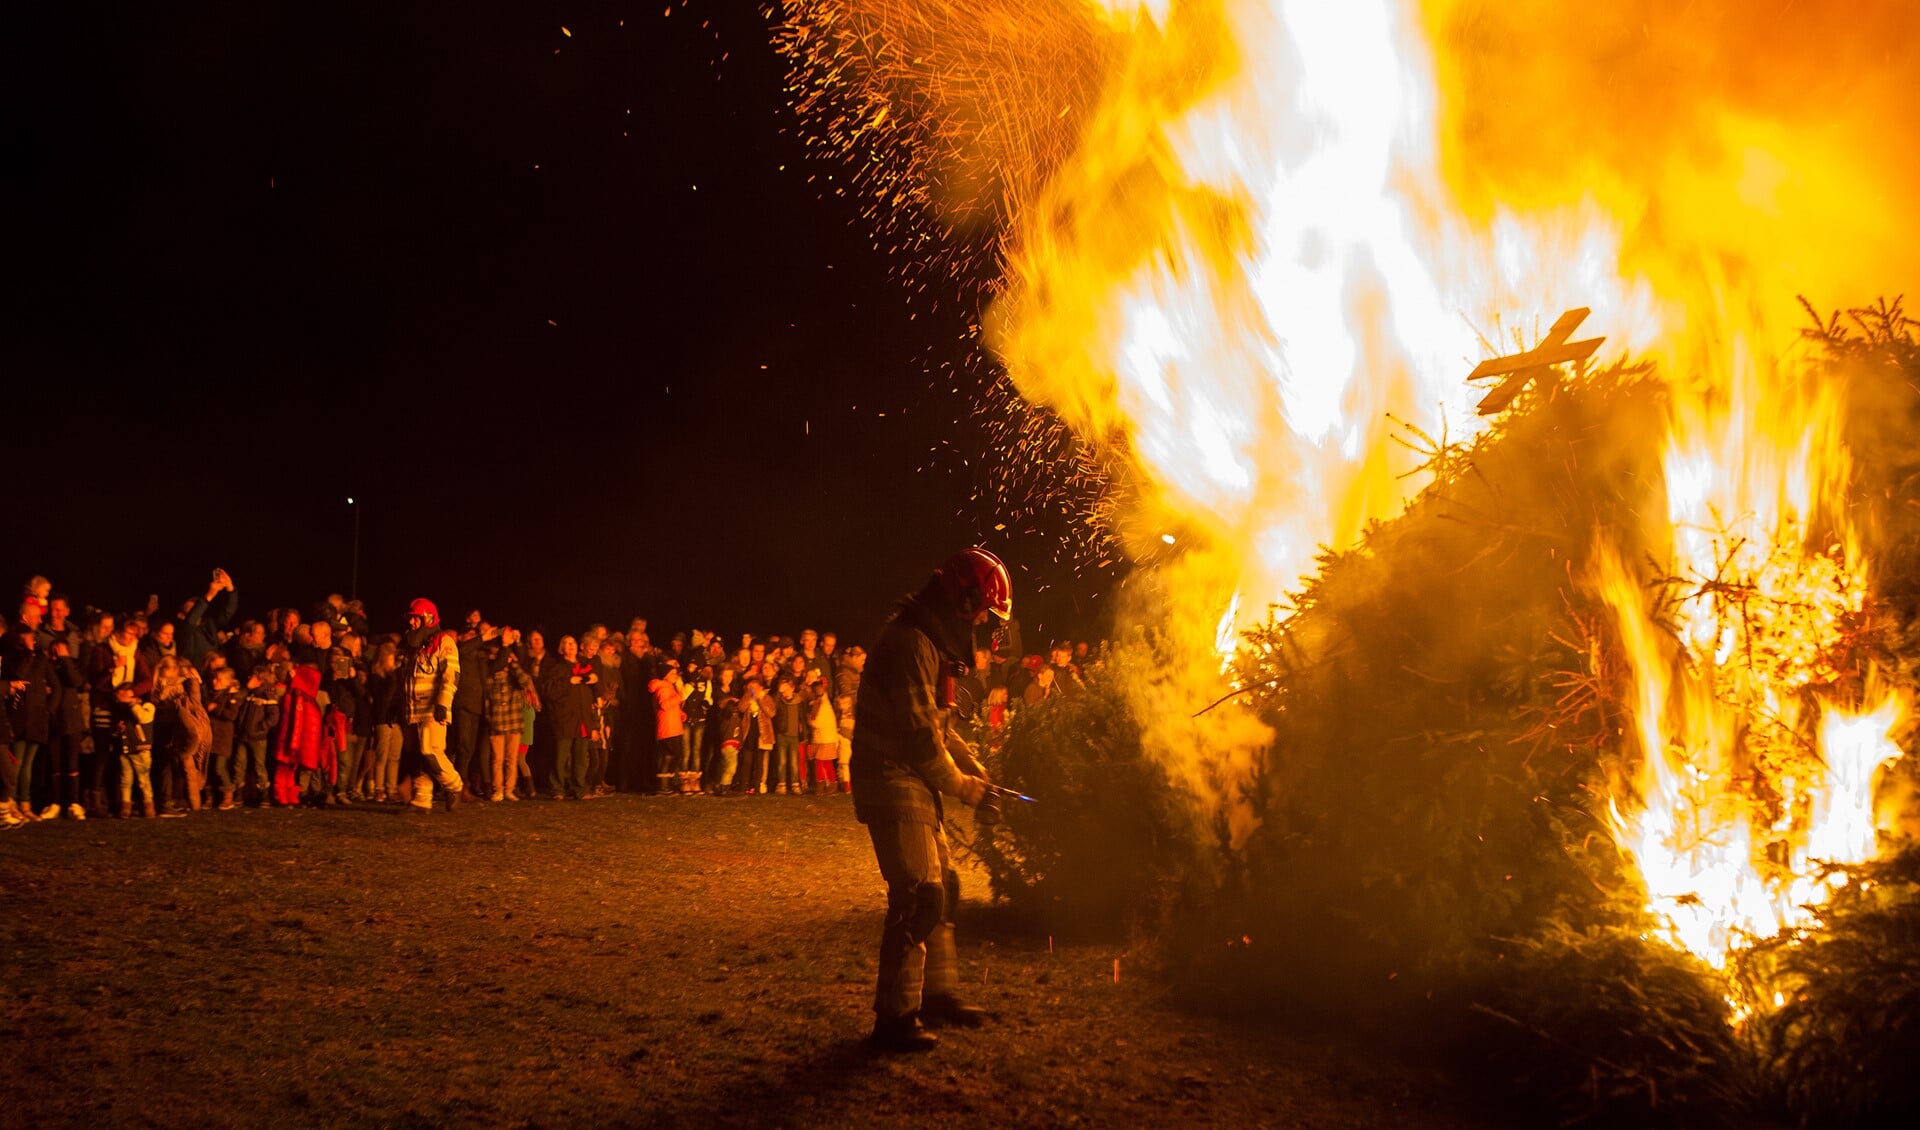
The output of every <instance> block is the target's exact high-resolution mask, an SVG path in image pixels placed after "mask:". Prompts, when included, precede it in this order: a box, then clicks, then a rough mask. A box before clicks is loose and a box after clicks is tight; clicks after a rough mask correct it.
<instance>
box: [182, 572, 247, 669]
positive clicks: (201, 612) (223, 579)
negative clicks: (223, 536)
mask: <svg viewBox="0 0 1920 1130" xmlns="http://www.w3.org/2000/svg"><path fill="white" fill-rule="evenodd" d="M239 607H240V597H239V594H238V593H236V592H235V591H234V587H233V578H232V577H229V576H227V571H226V570H225V569H215V570H214V571H213V580H212V581H210V582H209V583H208V584H207V593H206V595H205V596H204V597H201V598H200V599H198V600H189V601H187V603H186V604H185V605H183V606H182V607H181V609H180V631H179V649H180V654H181V655H183V656H185V657H186V659H187V662H189V663H192V664H195V665H199V664H201V663H203V662H205V661H206V658H207V655H208V653H210V652H212V651H213V650H214V649H216V648H218V647H219V646H220V633H221V632H222V631H224V630H225V629H226V626H227V625H228V624H230V623H232V622H233V614H234V612H235V611H237V610H238V609H239Z"/></svg>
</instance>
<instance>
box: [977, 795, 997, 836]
mask: <svg viewBox="0 0 1920 1130" xmlns="http://www.w3.org/2000/svg"><path fill="white" fill-rule="evenodd" d="M1000 819H1001V814H1000V798H999V797H997V796H989V797H987V799H985V800H983V801H981V802H980V805H979V807H977V808H975V809H974V810H973V822H974V823H975V824H978V825H979V826H980V827H982V828H991V827H993V826H994V825H995V824H998V823H1000Z"/></svg>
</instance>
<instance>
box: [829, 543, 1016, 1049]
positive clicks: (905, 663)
mask: <svg viewBox="0 0 1920 1130" xmlns="http://www.w3.org/2000/svg"><path fill="white" fill-rule="evenodd" d="M1012 611H1013V586H1012V582H1011V580H1010V579H1009V578H1008V576H1007V567H1006V566H1005V565H1003V564H1001V562H1000V559H999V558H998V557H995V556H994V555H993V554H991V553H989V552H987V551H986V550H984V549H964V550H961V551H960V552H959V553H956V554H954V555H953V556H952V557H950V558H948V559H947V562H946V564H944V565H942V566H941V567H940V568H938V569H936V570H934V574H933V578H932V579H931V580H929V581H928V582H927V584H926V586H925V587H924V588H922V589H921V590H920V591H919V592H917V593H915V594H913V595H912V596H909V597H907V598H906V599H905V600H903V601H901V602H900V607H899V608H898V609H897V610H896V611H895V612H894V614H893V618H892V619H890V620H888V621H887V626H886V627H885V628H883V629H881V631H880V638H879V640H878V641H877V642H876V643H875V644H874V645H873V648H872V650H871V651H870V652H869V653H868V655H867V668H866V672H865V674H864V675H863V676H862V677H861V680H860V697H859V700H858V703H857V704H856V706H855V709H854V714H855V716H856V717H858V718H859V719H860V725H859V726H857V727H855V728H854V731H853V758H852V763H851V772H852V777H853V811H854V815H855V816H856V817H857V818H858V819H859V820H860V822H861V823H862V824H865V825H866V826H867V832H868V834H869V835H871V836H872V837H873V854H874V857H875V858H876V859H877V860H878V861H879V863H880V874H881V876H882V877H883V878H885V879H886V881H887V921H886V927H885V929H884V931H883V932H882V934H881V936H880V976H879V984H878V985H877V986H876V988H875V991H874V1001H873V1011H874V1025H873V1042H874V1043H875V1044H876V1045H878V1046H880V1047H881V1048H884V1049H887V1050H891V1051H917V1050H921V1049H924V1048H929V1047H932V1046H933V1045H934V1043H935V1042H936V1037H935V1036H934V1035H933V1033H931V1032H929V1031H927V1028H929V1027H940V1026H943V1025H959V1026H964V1027H969V1028H971V1027H977V1026H978V1025H980V1024H981V1023H982V1022H983V1021H984V1020H985V1018H986V1013H984V1012H982V1011H981V1010H980V1009H977V1008H970V1007H968V1006H967V1005H965V1004H962V1003H961V1002H960V1000H959V998H958V997H957V996H956V995H955V990H956V989H957V987H958V977H959V971H958V967H957V964H956V959H955V955H954V948H953V911H954V908H955V907H956V906H957V905H958V904H959V901H960V877H959V876H958V875H957V874H955V873H954V870H953V861H952V857H951V855H950V853H949V851H948V848H947V835H946V830H945V828H944V826H943V823H944V811H943V808H942V803H943V796H944V797H952V798H954V799H956V800H959V801H960V802H962V803H964V804H968V805H972V806H975V807H976V808H977V809H980V815H981V816H982V817H984V818H987V819H992V818H994V816H995V815H996V814H995V812H994V810H993V807H992V804H991V802H990V801H989V799H988V798H989V795H990V793H989V790H990V786H989V784H988V781H987V775H986V771H985V770H984V769H982V768H981V766H980V763H979V761H978V760H976V759H975V758H974V756H973V751H972V750H971V749H969V748H967V744H966V742H965V741H963V740H961V738H960V736H959V735H958V734H957V733H955V732H954V730H953V727H952V722H951V712H952V707H953V687H954V680H955V679H956V678H958V677H961V676H964V675H966V674H967V672H968V669H969V665H970V664H971V662H972V657H973V629H974V628H975V627H976V626H978V625H980V624H983V623H985V622H986V620H987V618H988V617H989V616H997V617H999V618H1000V619H1002V620H1005V619H1006V618H1007V616H1008V615H1009V614H1010V613H1011V612H1012ZM983 802H985V803H983Z"/></svg>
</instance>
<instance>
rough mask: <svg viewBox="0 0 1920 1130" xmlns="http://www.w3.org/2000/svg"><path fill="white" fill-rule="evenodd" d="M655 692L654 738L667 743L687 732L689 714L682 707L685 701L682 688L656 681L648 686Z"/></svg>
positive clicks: (663, 681) (666, 682)
mask: <svg viewBox="0 0 1920 1130" xmlns="http://www.w3.org/2000/svg"><path fill="white" fill-rule="evenodd" d="M647 689H648V690H649V691H651V692H653V706H654V716H653V736H654V737H656V738H659V739H661V740H662V741H665V740H666V739H668V738H677V737H679V736H680V735H682V734H684V733H686V732H687V712H686V709H685V708H684V707H683V706H682V705H681V703H682V701H683V700H684V699H685V697H686V696H685V695H683V694H682V693H681V691H680V687H679V686H678V685H676V684H674V683H671V682H668V681H667V680H665V679H655V680H654V681H652V682H651V683H648V684H647Z"/></svg>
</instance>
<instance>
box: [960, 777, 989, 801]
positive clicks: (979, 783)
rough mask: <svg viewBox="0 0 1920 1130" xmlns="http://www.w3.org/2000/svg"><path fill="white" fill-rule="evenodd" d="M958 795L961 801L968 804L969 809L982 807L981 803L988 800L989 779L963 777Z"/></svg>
mask: <svg viewBox="0 0 1920 1130" xmlns="http://www.w3.org/2000/svg"><path fill="white" fill-rule="evenodd" d="M958 795H959V797H960V799H961V800H963V801H965V802H966V803H967V805H968V807H970V808H978V807H980V802H981V801H982V800H984V799H986V795H987V779H986V778H985V777H961V778H960V789H959V794H958Z"/></svg>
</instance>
